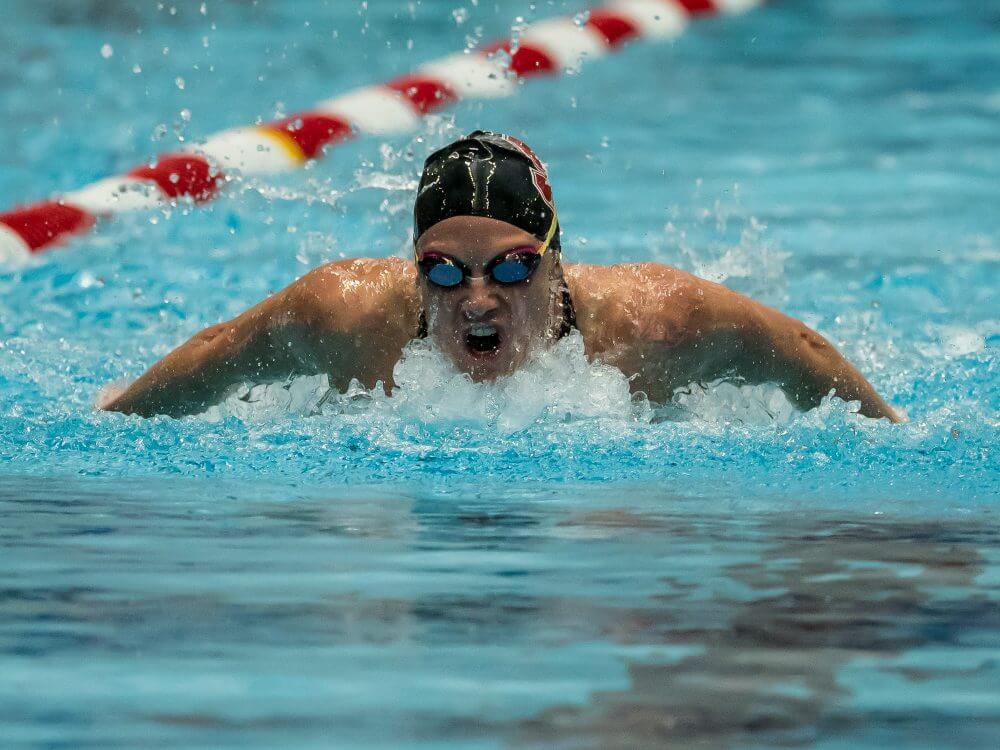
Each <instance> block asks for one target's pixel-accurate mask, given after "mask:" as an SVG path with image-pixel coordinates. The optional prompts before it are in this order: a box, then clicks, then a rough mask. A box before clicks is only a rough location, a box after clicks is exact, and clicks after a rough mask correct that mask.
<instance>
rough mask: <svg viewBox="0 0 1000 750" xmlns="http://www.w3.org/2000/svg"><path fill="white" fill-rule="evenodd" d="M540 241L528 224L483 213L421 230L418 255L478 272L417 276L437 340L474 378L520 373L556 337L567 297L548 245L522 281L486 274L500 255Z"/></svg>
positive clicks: (451, 357)
mask: <svg viewBox="0 0 1000 750" xmlns="http://www.w3.org/2000/svg"><path fill="white" fill-rule="evenodd" d="M541 244H542V243H541V241H539V239H538V238H537V237H535V236H534V235H532V234H529V233H528V232H525V231H524V230H523V229H520V228H518V227H515V226H513V225H512V224H508V223H506V222H503V221H498V220H496V219H488V218H485V217H480V216H455V217H452V218H450V219H445V220H444V221H441V222H438V223H437V224H435V225H434V226H432V227H431V228H430V229H428V230H427V231H426V232H424V233H423V234H422V235H421V236H420V240H419V241H418V242H417V256H418V257H422V256H423V255H424V253H439V254H441V255H445V256H448V257H450V258H453V259H454V260H456V261H459V262H461V263H463V264H464V265H466V266H467V267H468V268H469V269H470V271H471V273H472V278H466V279H464V280H463V281H462V283H461V284H459V285H458V286H456V287H452V288H442V287H440V286H437V285H435V284H433V283H432V282H430V281H429V280H428V279H427V278H426V277H425V276H424V275H423V274H422V273H418V274H417V277H418V279H419V284H420V291H421V294H422V295H423V299H424V306H425V309H426V311H427V325H428V333H429V334H430V336H431V339H432V340H433V341H434V343H435V344H436V345H437V346H438V347H439V348H440V349H441V350H442V351H443V352H444V353H445V354H446V355H447V356H448V357H449V358H450V359H451V360H452V361H453V362H454V363H455V366H456V367H458V369H459V370H461V371H463V372H467V373H469V375H471V376H472V379H473V380H476V381H481V380H492V379H494V378H496V377H499V376H501V375H507V374H509V373H511V372H513V371H514V370H516V369H517V368H518V367H520V366H521V365H522V364H523V363H524V361H525V360H526V359H527V358H528V357H529V356H530V355H531V354H532V353H533V352H534V351H536V350H537V349H538V348H540V347H541V346H544V344H545V342H546V341H549V340H551V339H552V338H553V327H554V326H553V320H554V319H555V318H554V316H555V315H556V314H557V313H558V310H559V307H558V305H559V299H560V298H559V297H558V295H557V294H555V291H556V289H557V283H556V278H557V274H556V253H555V252H553V251H552V250H548V251H546V253H545V254H544V255H543V256H542V259H541V263H540V264H539V266H538V268H537V269H535V272H534V273H533V274H532V275H531V276H529V277H528V278H527V279H526V280H525V281H522V282H518V283H516V284H500V283H498V282H496V281H494V280H493V279H491V278H489V277H486V278H484V273H483V270H484V268H485V267H486V265H487V264H488V263H489V262H490V261H491V260H493V259H494V258H496V257H497V256H498V255H501V254H503V253H506V252H509V251H511V250H515V249H518V248H533V249H536V250H537V249H538V248H539V247H540V246H541Z"/></svg>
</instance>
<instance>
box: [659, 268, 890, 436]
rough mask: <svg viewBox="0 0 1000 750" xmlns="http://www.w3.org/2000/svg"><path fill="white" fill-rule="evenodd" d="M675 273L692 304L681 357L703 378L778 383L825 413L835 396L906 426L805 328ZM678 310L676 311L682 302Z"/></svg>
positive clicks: (802, 404)
mask: <svg viewBox="0 0 1000 750" xmlns="http://www.w3.org/2000/svg"><path fill="white" fill-rule="evenodd" d="M675 273H677V274H679V275H678V276H677V277H675V278H680V279H681V283H680V285H679V286H680V287H681V289H682V291H681V293H680V295H679V296H681V297H684V298H686V299H687V300H688V303H689V304H688V305H687V306H686V308H685V307H684V305H681V307H682V309H686V310H687V318H688V319H687V321H686V322H685V325H684V326H683V328H684V329H685V330H686V331H687V332H688V335H687V336H685V337H684V338H685V341H683V342H682V343H681V345H680V346H679V347H678V348H679V349H680V350H681V351H680V352H679V353H680V354H681V355H682V357H683V356H684V354H685V353H686V355H687V357H686V358H687V359H688V360H689V361H696V362H698V367H697V369H698V370H699V372H698V376H699V379H701V380H705V381H710V380H714V379H716V378H721V377H727V376H728V377H736V378H738V379H740V380H743V381H744V382H750V383H765V382H772V383H776V384H777V385H779V386H780V387H781V389H782V390H784V391H785V393H786V394H787V395H788V396H789V398H790V399H791V400H792V401H793V402H794V403H795V404H796V405H797V406H799V407H800V408H803V409H810V408H813V407H815V406H818V405H819V403H820V401H821V400H822V399H823V397H824V396H826V395H827V394H828V393H830V392H831V391H833V392H834V393H835V394H836V395H837V396H838V397H840V398H842V399H844V400H845V401H858V402H860V404H861V409H860V411H861V413H862V414H863V415H865V416H866V417H872V418H881V417H885V418H887V419H889V420H890V421H893V422H900V421H902V420H901V419H900V417H899V415H898V414H896V412H895V411H894V410H893V409H892V407H890V406H889V405H888V404H887V403H886V402H885V400H884V399H883V398H882V397H881V396H879V394H878V393H877V392H876V391H875V389H874V388H873V387H872V385H871V383H869V382H868V380H866V379H865V377H864V375H862V374H861V372H859V371H858V369H857V368H856V367H854V366H853V365H852V364H851V363H850V362H848V361H847V360H846V359H845V358H844V357H843V355H841V354H840V352H838V351H837V350H836V349H835V348H834V346H833V345H832V344H831V343H830V342H829V341H827V340H826V339H825V338H823V337H822V336H821V335H820V334H818V333H816V331H813V330H812V329H811V328H809V327H808V326H806V325H805V324H804V323H802V322H801V321H798V320H796V319H795V318H792V317H790V316H788V315H785V314H783V313H781V312H779V311H778V310H775V309H774V308H771V307H768V306H767V305H763V304H761V303H759V302H756V301H754V300H752V299H750V298H749V297H745V296H744V295H742V294H739V293H737V292H734V291H732V290H731V289H727V288H726V287H724V286H722V285H720V284H714V283H712V282H708V281H704V280H702V279H698V278H696V277H694V276H690V275H689V274H682V273H680V272H675ZM671 307H672V308H673V310H676V309H677V306H676V302H675V303H674V304H672V305H671ZM670 314H672V313H670ZM685 350H686V352H685ZM692 352H695V353H696V355H695V356H692Z"/></svg>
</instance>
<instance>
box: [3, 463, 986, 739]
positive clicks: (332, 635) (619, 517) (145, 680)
mask: <svg viewBox="0 0 1000 750" xmlns="http://www.w3.org/2000/svg"><path fill="white" fill-rule="evenodd" d="M237 490H238V494H237ZM623 498H627V500H625V499H623ZM720 506H721V504H720V502H708V501H706V500H705V499H704V498H701V499H698V500H697V501H695V500H691V499H687V498H685V497H683V496H679V495H676V494H670V493H668V492H665V491H663V490H662V489H659V490H658V489H656V488H653V487H648V486H647V487H642V486H633V487H620V488H614V487H611V488H605V489H603V490H601V491H599V492H598V491H594V490H582V489H581V490H577V491H570V490H565V491H553V490H551V489H546V490H529V489H524V490H508V491H506V492H504V493H503V495H502V496H500V495H496V494H482V493H479V494H477V493H476V492H474V491H468V492H464V491H463V492H456V493H453V494H452V496H451V497H444V496H442V495H440V494H438V495H419V494H417V495H415V494H413V493H411V492H407V491H405V490H400V491H387V490H383V491H379V492H355V493H353V494H352V496H346V497H345V496H341V497H331V496H330V495H329V494H328V493H323V494H316V493H310V492H308V491H305V490H295V491H292V490H287V489H283V488H273V487H259V488H257V489H255V490H253V491H251V490H249V489H248V488H247V487H245V486H243V487H235V486H227V485H224V484H220V485H213V484H210V483H193V482H164V481H160V480H158V481H157V482H156V483H155V484H151V483H145V484H139V483H136V484H131V485H124V486H116V485H113V484H110V483H106V482H94V481H89V482H84V483H79V482H78V481H76V480H74V481H73V482H72V483H61V482H57V481H44V482H39V481H33V482H31V483H28V482H26V481H23V480H5V481H3V482H0V516H2V520H3V523H2V529H3V531H2V532H0V534H2V536H0V544H2V545H3V550H2V554H3V559H4V560H5V566H4V571H3V572H2V573H0V576H2V580H0V660H2V664H0V666H2V668H3V672H4V674H5V675H6V679H5V680H4V681H2V682H0V722H2V725H3V728H4V736H5V737H9V738H11V739H12V741H13V742H14V743H15V744H16V743H18V742H20V743H22V744H25V745H29V744H31V743H32V742H42V743H48V744H49V745H56V744H60V743H62V744H64V745H68V746H74V747H77V746H86V745H87V744H88V743H91V744H93V745H94V746H100V747H118V746H123V747H124V746H135V744H136V743H137V742H140V741H142V744H144V745H145V746H168V745H176V746H191V745H193V744H205V743H208V744H211V745H213V746H216V747H228V746H241V747H246V746H259V747H273V746H276V745H282V746H292V745H294V746H312V745H317V746H330V745H331V744H333V745H336V746H358V747H411V746H412V747H439V746H449V747H498V746H512V747H581V748H619V747H621V748H626V747H627V748H644V747H744V746H747V745H759V746H767V747H774V746H815V747H847V746H850V747H867V746H875V745H886V744H888V745H890V746H893V747H904V746H906V747H910V746H912V747H945V746H955V747H986V746H991V744H992V743H991V740H995V739H996V738H997V737H1000V708H998V707H1000V688H998V686H1000V680H998V677H1000V674H998V672H1000V666H998V665H1000V608H998V606H997V604H998V599H1000V566H998V564H997V563H998V561H1000V532H998V531H997V528H996V525H995V524H994V523H992V522H991V519H990V517H989V513H988V511H982V512H978V513H976V514H970V515H969V516H968V518H966V519H964V520H955V519H954V518H952V519H950V520H941V519H939V518H937V519H936V518H934V517H930V516H926V515H925V516H924V517H912V518H906V517H905V516H904V515H903V514H900V513H896V515H895V516H894V517H892V518H888V517H885V516H880V515H877V514H876V515H862V514H851V513H849V512H846V511H843V510H839V511H836V512H833V511H830V512H824V511H821V510H819V509H813V510H803V509H802V508H801V507H800V508H798V509H795V508H794V507H792V505H791V504H790V503H785V504H784V509H782V508H781V506H774V507H771V508H765V507H761V506H759V505H758V506H757V507H755V508H753V509H750V508H743V509H741V508H739V507H731V508H730V509H729V510H720Z"/></svg>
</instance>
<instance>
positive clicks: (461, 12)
mask: <svg viewBox="0 0 1000 750" xmlns="http://www.w3.org/2000/svg"><path fill="white" fill-rule="evenodd" d="M451 17H452V18H453V19H454V21H455V23H456V25H458V26H461V25H462V24H463V23H465V22H466V21H468V20H469V9H468V8H465V7H461V8H455V9H454V10H452V12H451Z"/></svg>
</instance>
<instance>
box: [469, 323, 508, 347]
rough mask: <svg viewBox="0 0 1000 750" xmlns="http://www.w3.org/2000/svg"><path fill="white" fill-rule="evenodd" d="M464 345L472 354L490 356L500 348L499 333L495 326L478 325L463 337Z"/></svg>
mask: <svg viewBox="0 0 1000 750" xmlns="http://www.w3.org/2000/svg"><path fill="white" fill-rule="evenodd" d="M465 345H466V346H467V347H468V348H469V351H471V352H472V353H473V354H491V353H493V352H495V351H496V350H497V349H498V348H499V347H500V332H499V331H497V329H496V326H492V325H490V324H488V323H480V324H479V325H476V326H473V327H472V329H471V330H470V331H469V332H468V333H467V334H466V335H465Z"/></svg>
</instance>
